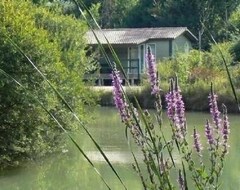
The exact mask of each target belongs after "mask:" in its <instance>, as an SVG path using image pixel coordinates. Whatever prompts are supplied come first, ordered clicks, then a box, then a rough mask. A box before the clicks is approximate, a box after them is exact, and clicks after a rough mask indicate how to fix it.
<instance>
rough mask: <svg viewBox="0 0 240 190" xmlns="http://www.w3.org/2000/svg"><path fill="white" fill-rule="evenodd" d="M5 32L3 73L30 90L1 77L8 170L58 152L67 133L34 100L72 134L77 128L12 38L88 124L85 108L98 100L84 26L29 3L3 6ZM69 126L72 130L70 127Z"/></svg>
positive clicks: (0, 18) (8, 0) (6, 1)
mask: <svg viewBox="0 0 240 190" xmlns="http://www.w3.org/2000/svg"><path fill="white" fill-rule="evenodd" d="M29 10H31V11H29ZM0 26H1V27H0V69H2V70H4V71H5V72H7V73H8V74H10V75H11V76H12V77H14V78H15V79H16V80H17V81H19V82H20V83H22V84H23V85H24V86H25V88H26V89H27V90H23V89H22V88H21V87H19V86H18V85H17V84H16V83H14V82H13V81H12V80H11V79H9V78H6V77H5V76H3V75H2V74H1V75H0V81H1V82H0V92H1V94H0V144H1V146H0V155H1V156H0V163H1V166H3V167H4V166H7V165H14V164H17V163H18V162H19V161H21V160H22V159H33V158H35V157H38V156H41V155H44V154H46V153H48V152H52V151H55V150H57V149H58V146H57V145H58V144H59V142H60V141H61V139H62V130H61V129H59V128H58V127H57V125H56V124H54V123H53V121H52V119H51V118H50V117H49V116H48V115H47V114H46V113H45V112H44V111H43V109H42V108H41V107H40V106H39V105H38V104H37V103H36V102H35V101H34V100H33V99H32V98H31V97H30V96H31V95H34V96H35V97H36V98H37V99H38V100H39V101H41V102H42V103H43V105H44V106H45V108H47V109H48V110H49V111H50V112H51V113H53V114H54V115H55V116H56V117H57V118H58V119H59V121H60V122H62V123H63V125H64V126H65V127H66V129H69V130H72V129H74V128H75V125H74V122H73V121H71V120H72V117H71V116H70V115H69V114H68V113H67V112H66V111H64V106H63V104H62V103H61V100H59V99H58V98H57V97H56V95H55V94H54V92H53V91H52V90H51V89H50V87H49V86H48V85H47V84H46V82H45V81H44V80H43V79H42V78H41V77H40V75H39V74H38V73H37V72H36V70H34V69H33V67H32V66H31V65H30V64H29V63H28V62H27V61H26V59H25V58H24V57H23V56H22V55H21V54H20V53H19V52H18V51H17V50H16V49H15V48H14V47H13V45H12V44H11V43H9V41H8V40H7V38H6V36H8V37H9V38H10V39H12V40H13V41H14V42H15V43H16V44H17V45H18V46H19V47H20V48H21V49H22V50H23V51H24V52H25V53H26V55H27V56H29V57H30V59H31V60H32V61H33V62H34V63H35V64H36V66H37V67H38V68H39V69H40V70H41V71H42V72H43V73H44V75H45V76H46V77H47V78H48V79H50V80H51V81H52V83H53V85H54V86H55V87H56V88H57V89H58V90H59V91H60V93H62V94H63V96H64V97H66V99H67V100H68V101H69V103H70V105H71V106H72V107H74V108H75V110H76V112H77V113H79V114H81V116H82V117H83V118H84V106H85V105H86V104H90V103H92V102H93V99H92V98H91V96H92V95H91V94H89V91H88V90H87V87H85V86H84V83H83V75H84V72H85V68H86V66H87V65H88V64H91V63H90V61H88V59H87V58H86V56H85V54H86V43H85V39H84V34H85V31H86V30H87V28H86V25H85V24H84V22H82V21H80V20H76V19H74V18H73V17H71V16H64V15H61V14H60V13H57V12H53V11H50V10H47V9H45V8H43V7H40V6H39V7H36V6H33V5H32V4H31V3H30V2H29V1H17V0H3V1H1V3H0ZM69 121H71V122H69ZM68 122H69V123H71V126H68V125H66V123H68Z"/></svg>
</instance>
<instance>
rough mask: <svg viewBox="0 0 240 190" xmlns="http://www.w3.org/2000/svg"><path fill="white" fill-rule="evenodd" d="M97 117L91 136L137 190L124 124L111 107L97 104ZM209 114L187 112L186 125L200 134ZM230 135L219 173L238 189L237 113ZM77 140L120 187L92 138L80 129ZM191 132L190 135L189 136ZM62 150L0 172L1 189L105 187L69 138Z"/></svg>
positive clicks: (111, 182)
mask: <svg viewBox="0 0 240 190" xmlns="http://www.w3.org/2000/svg"><path fill="white" fill-rule="evenodd" d="M95 117H96V120H95V121H94V122H92V123H91V124H90V125H89V126H88V129H89V131H90V132H91V133H92V135H93V137H94V138H95V139H96V140H97V142H98V143H99V144H100V145H101V147H102V148H103V149H104V151H105V153H106V155H107V156H108V158H109V159H110V161H111V162H112V163H113V165H114V166H115V168H116V170H117V171H118V173H119V175H120V176H121V178H122V179H123V181H124V183H125V184H126V186H127V187H128V189H130V190H138V189H142V188H141V183H140V181H139V179H138V176H137V175H136V174H135V173H134V171H133V169H132V166H131V163H132V157H131V154H130V152H129V148H128V145H127V142H126V139H125V133H124V130H125V128H124V126H123V125H122V124H121V122H120V120H119V117H118V114H117V112H116V110H115V109H114V108H99V110H98V111H97V113H96V116H95ZM207 118H209V114H207V113H187V119H188V129H189V131H192V129H193V126H195V127H196V128H197V129H198V130H199V131H201V134H202V136H203V132H204V127H203V126H204V124H205V121H206V119H207ZM164 122H165V124H166V127H165V128H164V130H165V132H166V133H170V130H169V128H168V127H167V124H168V122H167V120H166V119H164ZM230 122H231V135H230V141H231V142H230V145H231V147H230V153H229V155H228V157H227V160H226V163H225V168H224V172H223V176H222V179H221V181H222V189H224V190H225V189H226V190H235V189H236V190H238V189H240V177H239V176H240V151H239V149H240V148H239V147H240V142H239V135H240V129H239V123H240V119H239V115H230ZM74 136H75V138H76V139H77V142H78V143H79V144H80V146H81V147H82V148H83V149H84V150H85V151H86V153H87V155H88V156H89V157H90V158H91V160H92V161H93V163H94V164H95V166H96V168H98V170H99V171H100V172H101V174H102V175H103V177H104V178H105V179H106V181H107V182H108V183H109V185H110V186H111V188H112V189H113V190H120V189H123V188H122V186H121V184H120V182H119V181H118V180H117V178H116V177H115V176H114V174H113V173H112V171H111V169H109V167H107V166H106V163H105V162H104V160H103V158H102V157H101V155H100V154H99V153H98V152H97V151H96V148H95V147H94V145H93V143H92V142H91V140H90V139H89V138H88V137H87V136H86V135H85V133H84V132H83V131H82V130H80V131H79V132H78V133H76V134H74ZM190 137H191V136H190V135H189V138H190ZM68 144H69V145H68V147H67V149H64V150H63V152H62V153H61V154H54V155H51V156H48V157H47V158H45V159H43V160H41V161H38V162H35V163H26V164H25V165H24V166H22V167H20V168H17V169H12V170H8V171H4V172H2V173H0V185H1V186H0V189H1V190H15V189H16V190H31V189H32V190H55V189H57V190H61V189H62V190H95V189H97V190H105V189H107V188H106V186H105V185H104V184H103V183H102V181H101V179H100V178H99V177H98V175H97V174H96V172H95V171H94V170H93V168H92V167H91V166H90V165H89V164H88V162H87V161H86V160H85V159H84V158H83V156H82V155H81V154H80V153H79V152H78V151H77V150H76V148H75V147H74V146H73V144H72V143H71V142H68ZM133 149H134V150H135V151H136V154H137V157H139V158H141V155H140V154H139V153H138V151H137V148H136V147H134V146H133Z"/></svg>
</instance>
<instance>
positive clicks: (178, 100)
mask: <svg viewBox="0 0 240 190" xmlns="http://www.w3.org/2000/svg"><path fill="white" fill-rule="evenodd" d="M174 82H175V83H174ZM165 99H166V102H167V115H168V118H169V119H170V121H172V123H173V125H174V126H175V127H176V128H175V132H176V134H175V135H176V137H177V138H180V139H182V138H184V137H185V136H186V117H185V106H184V102H183V100H182V95H181V91H180V88H179V87H178V82H177V79H176V81H173V80H171V84H170V90H169V92H168V93H167V94H166V96H165Z"/></svg>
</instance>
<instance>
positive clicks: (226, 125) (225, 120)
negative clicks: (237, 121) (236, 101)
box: [222, 105, 230, 156]
mask: <svg viewBox="0 0 240 190" xmlns="http://www.w3.org/2000/svg"><path fill="white" fill-rule="evenodd" d="M229 133H230V128H229V121H228V116H227V108H226V106H225V105H223V127H222V145H223V153H222V156H224V155H225V154H227V153H228V150H227V149H228V147H229V145H228V138H229Z"/></svg>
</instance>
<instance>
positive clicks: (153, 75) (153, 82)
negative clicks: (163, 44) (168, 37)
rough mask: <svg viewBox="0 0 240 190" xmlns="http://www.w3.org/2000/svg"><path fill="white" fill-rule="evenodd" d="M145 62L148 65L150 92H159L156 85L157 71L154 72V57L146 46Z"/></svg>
mask: <svg viewBox="0 0 240 190" xmlns="http://www.w3.org/2000/svg"><path fill="white" fill-rule="evenodd" d="M146 62H147V66H148V70H147V71H148V77H149V80H150V84H151V94H153V95H155V94H157V93H159V91H160V89H159V87H158V79H157V72H156V65H155V58H154V55H153V54H152V53H151V48H150V47H148V50H147V56H146Z"/></svg>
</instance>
